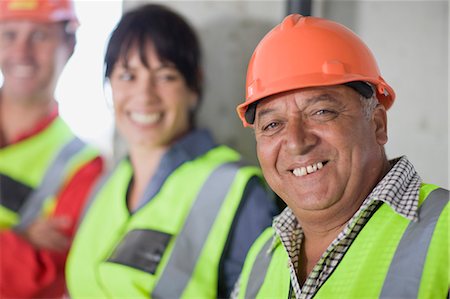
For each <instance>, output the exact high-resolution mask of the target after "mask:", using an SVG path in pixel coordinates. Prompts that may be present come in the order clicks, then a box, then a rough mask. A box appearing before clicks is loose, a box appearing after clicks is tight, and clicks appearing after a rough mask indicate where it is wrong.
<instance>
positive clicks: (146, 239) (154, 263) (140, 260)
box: [107, 229, 172, 274]
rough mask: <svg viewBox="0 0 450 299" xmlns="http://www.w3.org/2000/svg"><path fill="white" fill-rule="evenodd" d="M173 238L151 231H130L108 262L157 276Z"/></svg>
mask: <svg viewBox="0 0 450 299" xmlns="http://www.w3.org/2000/svg"><path fill="white" fill-rule="evenodd" d="M171 237H172V235H170V234H167V233H163V232H160V231H155V230H150V229H135V230H132V231H129V232H128V233H127V234H126V236H125V237H124V238H123V240H122V241H121V242H120V243H119V245H118V246H117V247H116V249H115V250H114V252H113V254H112V255H111V256H110V257H109V259H108V260H107V261H108V262H111V263H117V264H122V265H125V266H129V267H132V268H135V269H138V270H142V271H144V272H147V273H150V274H155V272H156V269H157V267H158V265H159V262H160V261H161V258H162V256H163V254H164V252H165V250H166V248H167V245H168V243H169V241H170V238H171Z"/></svg>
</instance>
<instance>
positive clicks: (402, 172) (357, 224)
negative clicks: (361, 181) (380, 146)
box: [232, 157, 422, 299]
mask: <svg viewBox="0 0 450 299" xmlns="http://www.w3.org/2000/svg"><path fill="white" fill-rule="evenodd" d="M390 163H391V165H393V167H392V168H391V170H390V171H389V172H388V173H387V174H386V176H385V177H384V178H383V179H382V180H381V181H380V182H379V183H378V185H377V186H376V187H375V188H374V189H373V190H372V192H371V193H370V194H369V196H368V197H367V198H366V199H365V200H364V202H363V204H362V205H361V207H360V208H359V210H358V211H357V212H356V213H355V214H354V215H353V217H352V218H351V219H350V220H349V222H348V223H347V225H346V226H345V228H344V229H343V231H342V232H341V233H340V234H339V235H338V236H337V238H336V239H335V240H334V241H333V242H332V243H331V244H330V246H328V248H327V250H326V251H325V252H324V253H323V255H322V257H321V258H320V260H319V261H318V262H317V264H316V265H315V266H314V268H313V270H312V271H311V273H310V274H309V276H308V277H307V279H306V281H305V283H304V284H303V286H302V287H301V286H300V284H299V282H298V279H297V275H296V273H298V259H299V254H300V247H301V244H302V240H303V236H304V235H303V230H302V228H301V226H300V224H299V223H298V221H297V218H296V217H295V215H294V213H293V212H292V210H291V209H290V208H289V207H288V208H286V209H285V210H284V211H283V212H282V213H281V214H280V215H279V216H277V217H276V218H275V219H274V221H273V225H272V226H273V228H274V230H275V233H276V235H275V236H274V239H273V246H275V245H276V244H277V243H278V242H280V241H281V243H282V244H283V246H284V248H285V250H286V251H287V253H288V255H289V269H290V275H291V285H292V298H297V299H300V298H301V299H304V298H312V297H313V296H314V294H315V293H316V292H317V291H318V290H319V287H320V286H322V284H324V283H325V281H326V280H327V279H328V278H329V277H330V275H331V273H333V270H334V269H335V268H336V266H337V264H338V263H339V262H340V261H341V260H342V258H343V257H344V254H345V252H346V251H347V250H348V248H349V247H350V244H351V243H352V242H353V240H354V239H355V238H356V236H357V235H358V233H359V232H360V231H361V229H362V228H363V226H364V225H365V224H366V223H367V222H368V221H369V219H370V217H371V216H372V215H373V213H374V212H375V210H376V208H377V207H378V206H379V205H380V204H381V203H382V202H384V203H386V204H388V205H389V206H390V207H391V208H392V209H393V210H394V211H395V212H396V213H398V214H400V215H402V216H403V217H406V218H407V219H410V220H412V221H417V220H418V215H417V209H418V204H419V189H420V185H421V181H422V180H421V178H420V177H419V175H418V174H417V172H416V171H415V169H414V167H413V165H412V164H411V163H410V162H409V161H408V159H407V158H406V157H401V158H398V159H394V160H391V161H390ZM238 292H239V281H238V283H237V284H236V288H235V290H234V291H233V293H232V297H234V296H236V295H237V294H238Z"/></svg>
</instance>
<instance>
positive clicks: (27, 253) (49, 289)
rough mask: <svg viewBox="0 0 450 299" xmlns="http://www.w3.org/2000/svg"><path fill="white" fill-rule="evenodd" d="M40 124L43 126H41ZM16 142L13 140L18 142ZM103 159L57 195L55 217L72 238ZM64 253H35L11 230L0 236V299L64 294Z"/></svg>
mask: <svg viewBox="0 0 450 299" xmlns="http://www.w3.org/2000/svg"><path fill="white" fill-rule="evenodd" d="M55 117H56V115H52V116H51V119H50V121H49V118H47V119H45V120H43V121H42V122H41V123H39V124H38V125H37V126H36V127H35V129H34V130H33V131H32V132H30V133H29V134H27V135H26V136H21V137H20V140H23V139H26V138H27V137H30V136H32V135H34V134H37V133H39V132H40V131H41V130H43V129H44V128H45V127H46V126H48V125H49V124H50V123H51V120H53V119H54V118H55ZM43 124H44V125H43ZM20 140H17V141H20ZM103 167H104V165H103V160H102V158H101V157H96V158H95V159H93V160H91V161H90V162H89V163H87V164H86V165H84V166H83V167H82V168H80V170H79V171H78V172H77V173H76V174H74V176H73V177H72V179H71V180H70V181H69V182H67V184H66V185H65V186H64V187H63V188H62V189H61V191H60V193H59V195H58V196H57V205H56V207H55V210H54V212H53V215H55V216H65V217H67V218H69V219H70V220H71V222H70V223H71V224H72V226H71V227H70V229H69V230H67V231H66V233H67V235H68V236H69V237H70V238H72V237H73V236H74V234H75V229H76V224H77V222H78V219H79V217H80V214H81V212H82V211H83V208H84V204H85V202H86V199H87V197H88V194H89V191H90V190H91V188H92V187H93V185H94V184H95V182H96V180H97V179H98V178H99V176H100V174H101V173H102V170H103ZM67 253H68V252H67V251H66V252H64V253H59V252H54V251H48V250H38V249H36V248H34V247H33V246H32V245H31V244H30V243H28V242H27V241H26V240H25V239H23V238H22V237H21V236H20V235H18V234H16V233H15V232H14V231H13V230H3V231H2V232H1V233H0V298H1V299H4V298H44V297H45V298H57V297H61V296H62V295H63V293H64V291H65V279H64V265H65V261H66V257H67Z"/></svg>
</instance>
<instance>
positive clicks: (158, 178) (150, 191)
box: [137, 130, 217, 209]
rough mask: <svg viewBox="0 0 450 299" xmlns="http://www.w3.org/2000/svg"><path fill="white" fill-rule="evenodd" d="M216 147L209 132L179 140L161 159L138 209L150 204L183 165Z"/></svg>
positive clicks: (200, 132)
mask: <svg viewBox="0 0 450 299" xmlns="http://www.w3.org/2000/svg"><path fill="white" fill-rule="evenodd" d="M216 146H217V144H216V143H215V142H214V140H213V138H212V135H211V134H210V133H209V132H208V131H207V130H193V131H191V132H189V133H188V134H187V135H185V136H183V137H182V138H181V139H179V140H177V141H176V142H175V143H174V144H173V145H172V146H171V148H170V149H169V150H168V151H167V152H166V153H165V154H164V155H163V157H162V158H161V161H160V162H159V166H158V168H157V170H156V172H155V174H154V175H153V177H152V178H151V180H150V182H148V184H147V186H146V188H145V190H144V193H143V195H142V198H141V200H140V204H139V205H138V207H137V208H138V209H139V208H140V207H142V206H144V205H145V204H146V203H147V202H149V201H150V200H151V199H152V198H153V197H154V196H155V195H156V194H157V193H158V192H159V190H160V189H161V187H162V185H163V184H164V182H165V181H166V179H167V178H168V177H169V175H171V174H172V172H173V171H175V169H177V168H178V167H179V166H180V165H181V164H183V163H185V162H187V161H192V160H194V159H196V158H197V157H199V156H201V155H203V154H204V153H206V152H208V151H209V150H211V149H212V148H214V147H216Z"/></svg>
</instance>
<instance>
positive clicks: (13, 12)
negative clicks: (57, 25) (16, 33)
mask: <svg viewBox="0 0 450 299" xmlns="http://www.w3.org/2000/svg"><path fill="white" fill-rule="evenodd" d="M5 20H30V21H36V22H45V23H53V22H62V21H70V22H72V23H73V24H74V25H75V27H76V26H78V19H77V16H76V14H75V9H74V6H73V2H72V1H71V0H0V21H5Z"/></svg>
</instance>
